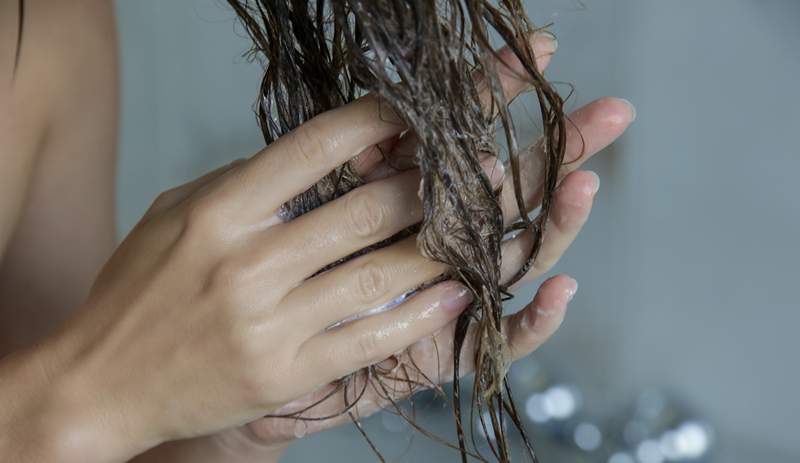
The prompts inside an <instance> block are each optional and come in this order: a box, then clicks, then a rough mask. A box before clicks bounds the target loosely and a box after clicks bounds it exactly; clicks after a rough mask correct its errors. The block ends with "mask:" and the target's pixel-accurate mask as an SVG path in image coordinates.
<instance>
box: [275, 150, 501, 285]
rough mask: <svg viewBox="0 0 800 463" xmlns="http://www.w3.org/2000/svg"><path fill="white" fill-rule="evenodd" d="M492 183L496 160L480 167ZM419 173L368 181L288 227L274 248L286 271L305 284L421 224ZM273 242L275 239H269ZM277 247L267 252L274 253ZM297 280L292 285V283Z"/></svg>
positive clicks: (496, 180)
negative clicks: (282, 254) (280, 251)
mask: <svg viewBox="0 0 800 463" xmlns="http://www.w3.org/2000/svg"><path fill="white" fill-rule="evenodd" d="M482 165H483V167H484V170H485V172H486V173H487V175H490V181H492V183H493V184H495V185H497V184H499V183H501V182H502V180H503V169H502V168H501V167H498V165H497V161H496V159H495V158H487V159H485V160H484V161H483V163H482ZM418 191H419V171H417V170H413V171H407V172H402V173H400V174H398V175H395V176H393V177H389V178H386V179H383V180H379V181H376V182H372V183H370V184H367V185H364V186H362V187H360V188H357V189H355V190H353V191H351V192H349V193H348V194H346V195H344V196H342V197H340V198H337V199H336V200H334V201H331V202H329V203H327V204H325V205H323V206H322V207H319V208H317V209H315V210H313V211H311V212H309V213H307V214H304V215H302V216H300V217H298V218H296V219H294V220H292V221H291V222H288V223H285V224H282V225H281V226H282V227H285V230H286V232H285V233H282V234H281V235H280V237H278V238H277V239H278V240H280V242H279V243H278V248H280V249H285V250H287V252H290V253H291V255H287V256H286V259H288V260H289V261H291V262H292V265H288V266H287V269H286V271H287V272H291V274H292V275H291V276H292V277H294V278H298V279H303V278H306V277H308V276H311V275H312V274H314V273H316V272H317V271H318V270H319V269H320V268H323V267H325V266H326V265H327V264H330V263H332V262H336V261H337V260H339V259H341V258H343V257H346V256H349V255H350V254H352V253H354V252H356V251H359V250H361V249H363V248H365V247H367V246H369V245H372V244H374V243H377V242H379V241H382V240H384V239H386V238H389V237H391V236H393V235H394V234H395V233H397V232H399V231H401V230H404V229H406V228H408V227H409V226H411V225H413V224H415V223H417V222H419V221H420V220H422V203H421V202H420V199H419V195H418ZM268 239H270V240H275V239H276V238H275V237H274V236H271V237H268ZM275 247H276V246H275V245H274V244H273V245H272V246H270V249H273V250H274V249H275ZM295 281H296V280H295Z"/></svg>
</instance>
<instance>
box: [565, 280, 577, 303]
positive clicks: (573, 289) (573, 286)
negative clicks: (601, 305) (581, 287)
mask: <svg viewBox="0 0 800 463" xmlns="http://www.w3.org/2000/svg"><path fill="white" fill-rule="evenodd" d="M569 279H570V283H569V285H567V302H570V301H572V299H573V298H574V297H575V293H577V292H578V281H577V280H575V279H574V278H572V277H569Z"/></svg>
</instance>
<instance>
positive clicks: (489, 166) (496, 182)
mask: <svg viewBox="0 0 800 463" xmlns="http://www.w3.org/2000/svg"><path fill="white" fill-rule="evenodd" d="M481 167H483V172H484V173H485V174H486V176H488V177H489V182H491V184H492V186H493V187H495V188H497V187H499V186H500V185H501V184H502V183H503V179H505V176H506V168H505V167H504V166H503V163H502V162H500V160H499V159H497V158H496V157H494V156H489V157H488V158H486V159H484V160H483V161H481Z"/></svg>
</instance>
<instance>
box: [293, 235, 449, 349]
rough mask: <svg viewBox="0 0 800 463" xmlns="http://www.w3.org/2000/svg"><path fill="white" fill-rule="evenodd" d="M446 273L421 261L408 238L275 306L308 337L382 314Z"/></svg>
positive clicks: (307, 284)
mask: <svg viewBox="0 0 800 463" xmlns="http://www.w3.org/2000/svg"><path fill="white" fill-rule="evenodd" d="M446 269H447V266H446V265H444V264H442V263H439V262H434V261H432V260H430V259H426V258H424V257H422V256H421V255H420V253H419V251H418V250H417V240H416V236H410V237H408V238H405V239H403V240H402V241H400V242H398V243H396V244H393V245H391V246H388V247H385V248H382V249H378V250H376V251H374V252H371V253H368V254H366V255H363V256H361V257H357V258H355V259H353V260H350V261H348V262H345V263H344V264H342V265H339V266H337V267H335V268H333V269H331V270H329V271H327V272H324V273H322V274H320V275H317V276H315V277H313V278H310V279H308V280H306V281H305V282H304V283H303V284H302V285H300V286H298V287H297V288H295V289H293V290H292V291H291V292H290V293H289V294H288V295H287V296H286V297H285V298H284V300H283V303H282V304H281V307H282V310H285V311H286V312H287V313H288V314H290V315H289V316H291V317H292V318H293V319H295V320H296V323H295V325H296V326H298V327H302V329H303V330H306V331H307V332H306V333H305V334H304V337H305V338H308V337H311V336H312V335H314V334H316V333H319V332H320V331H322V330H324V329H325V328H327V327H329V326H331V325H333V324H334V323H336V322H340V321H342V320H348V319H351V318H353V317H357V316H360V315H367V314H372V313H378V312H380V311H382V308H387V309H388V308H390V307H391V306H393V305H394V304H395V301H397V300H398V297H402V295H403V294H406V293H408V292H409V291H411V290H413V289H415V288H418V287H419V286H420V285H422V284H423V283H425V282H427V281H431V280H433V279H434V278H436V277H437V276H439V275H441V274H442V273H444V271H445V270H446ZM366 311H369V312H368V313H365V312H366Z"/></svg>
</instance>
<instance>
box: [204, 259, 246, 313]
mask: <svg viewBox="0 0 800 463" xmlns="http://www.w3.org/2000/svg"><path fill="white" fill-rule="evenodd" d="M246 279H247V269H246V267H245V266H243V265H241V264H240V263H239V262H238V261H236V260H234V259H229V260H226V261H223V262H221V263H219V264H217V265H216V266H215V267H214V268H213V269H212V270H211V274H210V276H209V283H208V287H209V289H210V291H211V293H212V294H214V296H215V297H217V298H218V300H220V302H221V303H222V305H223V306H224V307H226V308H229V309H242V308H244V305H245V304H246V296H245V286H246Z"/></svg>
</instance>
